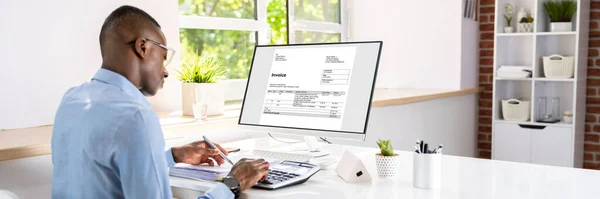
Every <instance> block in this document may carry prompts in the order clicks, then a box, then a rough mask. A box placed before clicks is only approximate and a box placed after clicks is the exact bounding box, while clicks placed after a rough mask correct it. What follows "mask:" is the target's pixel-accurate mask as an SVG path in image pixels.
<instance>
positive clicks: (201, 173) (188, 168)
mask: <svg viewBox="0 0 600 199" xmlns="http://www.w3.org/2000/svg"><path fill="white" fill-rule="evenodd" d="M229 158H230V159H231V161H233V162H234V163H235V162H238V161H239V160H240V159H242V158H250V159H259V158H261V157H257V156H254V155H252V154H251V153H239V154H236V155H231V156H230V157H229ZM263 159H264V160H266V161H267V162H269V164H270V165H276V164H279V163H280V162H281V160H277V159H271V158H263ZM232 167H233V165H231V164H229V163H227V162H225V163H224V164H222V165H221V166H209V165H206V164H205V165H191V164H184V163H177V164H175V166H173V167H171V168H170V169H169V175H170V176H175V177H181V178H189V179H194V180H207V181H215V180H217V179H219V178H224V177H225V176H227V174H229V171H231V168H232Z"/></svg>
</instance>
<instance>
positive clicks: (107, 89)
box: [52, 69, 234, 199]
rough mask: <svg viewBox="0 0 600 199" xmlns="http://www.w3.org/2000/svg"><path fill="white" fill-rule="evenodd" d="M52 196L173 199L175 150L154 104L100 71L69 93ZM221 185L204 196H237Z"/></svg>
mask: <svg viewBox="0 0 600 199" xmlns="http://www.w3.org/2000/svg"><path fill="white" fill-rule="evenodd" d="M52 162H53V164H54V173H53V177H52V198H144V199H147V198H163V199H171V198H172V193H171V189H170V186H169V175H168V167H170V166H173V165H174V164H175V162H174V161H173V155H172V153H171V150H170V148H169V149H167V150H165V141H164V137H163V133H162V130H161V127H160V123H159V119H158V117H157V115H156V113H154V112H153V111H152V109H151V105H150V102H148V100H147V99H146V98H145V97H144V95H143V94H142V93H141V92H140V91H139V90H138V89H137V88H136V87H135V86H134V85H133V84H132V83H131V82H130V81H129V80H127V79H126V78H125V77H123V76H122V75H120V74H117V73H115V72H112V71H110V70H106V69H100V70H98V72H97V73H96V75H95V76H94V78H93V79H92V80H91V81H89V82H86V83H84V84H82V85H80V86H77V87H74V88H71V89H69V90H68V91H67V92H66V94H65V95H64V96H63V99H62V101H61V103H60V106H59V108H58V111H57V113H56V117H55V121H54V130H53V133H52ZM233 197H234V195H233V193H232V192H231V191H230V190H229V189H228V188H227V187H226V186H225V185H223V184H221V183H219V184H218V185H217V186H216V187H214V188H213V189H211V190H209V191H207V192H206V193H205V195H203V196H200V198H233Z"/></svg>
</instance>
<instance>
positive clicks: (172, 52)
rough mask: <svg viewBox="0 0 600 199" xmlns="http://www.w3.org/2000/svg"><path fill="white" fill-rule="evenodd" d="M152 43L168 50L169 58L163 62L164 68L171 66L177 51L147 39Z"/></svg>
mask: <svg viewBox="0 0 600 199" xmlns="http://www.w3.org/2000/svg"><path fill="white" fill-rule="evenodd" d="M146 39H147V40H148V41H149V42H150V43H153V44H156V45H157V46H160V47H162V48H164V49H165V50H167V57H166V58H165V61H164V62H163V64H164V66H165V67H166V66H167V65H169V63H171V60H172V59H173V55H175V50H173V49H172V48H169V47H167V46H165V45H162V44H161V43H158V42H156V41H154V40H151V39H148V38H146Z"/></svg>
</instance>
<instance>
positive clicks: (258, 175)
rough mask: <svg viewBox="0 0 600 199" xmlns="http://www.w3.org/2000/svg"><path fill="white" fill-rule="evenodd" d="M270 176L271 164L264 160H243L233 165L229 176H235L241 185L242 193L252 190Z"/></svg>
mask: <svg viewBox="0 0 600 199" xmlns="http://www.w3.org/2000/svg"><path fill="white" fill-rule="evenodd" d="M267 175H269V162H267V161H265V160H264V159H257V160H253V159H246V158H243V159H241V160H240V161H239V162H237V163H235V165H233V168H231V172H229V175H228V176H233V177H234V178H235V179H236V180H237V181H238V182H239V183H240V191H244V190H246V189H250V188H251V187H252V186H254V185H255V184H256V183H257V182H258V181H259V180H263V179H265V178H267Z"/></svg>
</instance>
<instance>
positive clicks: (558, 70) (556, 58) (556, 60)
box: [543, 54, 575, 78]
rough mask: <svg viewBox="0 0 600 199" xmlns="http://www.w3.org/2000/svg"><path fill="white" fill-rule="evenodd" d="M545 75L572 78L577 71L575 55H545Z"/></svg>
mask: <svg viewBox="0 0 600 199" xmlns="http://www.w3.org/2000/svg"><path fill="white" fill-rule="evenodd" d="M543 64H544V76H545V77H548V78H572V77H573V75H574V72H575V69H574V64H575V59H574V57H573V56H562V55H558V54H553V55H550V56H544V57H543Z"/></svg>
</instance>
